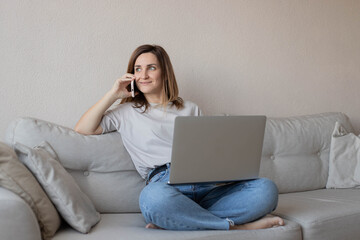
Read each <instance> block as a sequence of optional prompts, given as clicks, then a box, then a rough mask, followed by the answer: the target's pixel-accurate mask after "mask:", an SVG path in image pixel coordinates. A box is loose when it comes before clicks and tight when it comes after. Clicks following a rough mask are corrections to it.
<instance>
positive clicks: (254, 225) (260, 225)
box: [230, 216, 284, 230]
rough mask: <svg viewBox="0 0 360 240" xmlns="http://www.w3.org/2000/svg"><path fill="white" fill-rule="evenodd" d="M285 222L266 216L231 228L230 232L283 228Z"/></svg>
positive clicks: (278, 218)
mask: <svg viewBox="0 0 360 240" xmlns="http://www.w3.org/2000/svg"><path fill="white" fill-rule="evenodd" d="M283 225H284V220H283V219H282V218H280V217H276V216H265V217H263V218H261V219H259V220H256V221H254V222H250V223H246V224H243V225H235V226H231V227H230V230H255V229H265V228H272V227H278V226H283Z"/></svg>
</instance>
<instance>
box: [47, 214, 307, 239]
mask: <svg viewBox="0 0 360 240" xmlns="http://www.w3.org/2000/svg"><path fill="white" fill-rule="evenodd" d="M145 225H146V223H145V221H144V218H143V216H142V215H141V214H140V213H130V214H126V213H122V214H102V215H101V222H100V223H99V224H98V225H96V226H95V227H94V229H93V231H91V232H90V233H89V234H87V235H86V238H85V239H86V240H99V239H126V240H144V239H146V240H159V239H167V240H170V239H171V240H185V239H191V240H195V239H202V240H206V239H213V240H215V239H216V240H223V239H224V240H226V239H229V240H230V239H231V240H237V239H241V240H249V239H267V240H289V239H291V240H300V239H301V229H300V226H299V225H298V224H297V223H295V222H292V221H287V220H285V226H284V227H279V228H270V229H264V230H260V231H259V230H257V231H252V230H247V231H213V230H210V231H170V230H166V231H164V230H154V229H146V228H145ZM67 239H71V240H81V239H84V236H83V235H81V234H79V233H78V232H76V231H74V230H72V229H70V228H63V229H60V230H59V232H58V233H57V234H56V236H55V237H54V238H53V240H67Z"/></svg>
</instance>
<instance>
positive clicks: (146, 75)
mask: <svg viewBox="0 0 360 240" xmlns="http://www.w3.org/2000/svg"><path fill="white" fill-rule="evenodd" d="M140 78H142V79H147V78H148V74H147V71H146V70H143V71H141V73H140Z"/></svg>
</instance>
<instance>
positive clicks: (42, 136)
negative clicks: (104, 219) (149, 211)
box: [5, 118, 145, 213]
mask: <svg viewBox="0 0 360 240" xmlns="http://www.w3.org/2000/svg"><path fill="white" fill-rule="evenodd" d="M5 139H6V142H7V143H8V144H10V145H14V144H15V142H20V143H22V144H24V145H26V146H29V147H30V146H31V147H33V146H35V145H36V144H38V143H40V142H42V141H46V142H48V143H49V144H50V145H51V147H52V148H53V149H54V151H55V152H56V153H57V155H58V159H59V161H60V162H61V164H62V165H63V166H64V168H65V169H66V170H68V171H69V173H70V174H71V175H72V176H73V177H74V178H75V179H76V182H77V183H78V185H79V187H80V188H81V190H83V192H84V193H85V194H86V195H87V196H88V197H89V198H90V199H91V201H92V202H93V203H94V205H95V208H96V209H97V210H98V211H99V212H102V213H104V212H108V213H114V212H140V209H139V204H138V196H139V194H140V192H141V190H142V188H143V187H145V181H144V180H143V179H142V178H141V177H140V175H139V174H138V173H137V171H136V170H135V166H134V164H133V163H132V161H131V158H130V156H129V154H128V152H127V151H126V149H125V148H124V146H123V144H122V139H121V136H120V134H119V133H117V132H113V133H108V134H104V135H89V136H85V135H82V134H79V133H77V132H75V131H74V130H72V129H70V128H67V127H63V126H60V125H57V124H54V123H50V122H47V121H43V120H39V119H34V118H18V119H16V120H14V121H13V122H11V124H10V125H9V127H8V129H7V132H6V137H5ZM114 183H121V184H114Z"/></svg>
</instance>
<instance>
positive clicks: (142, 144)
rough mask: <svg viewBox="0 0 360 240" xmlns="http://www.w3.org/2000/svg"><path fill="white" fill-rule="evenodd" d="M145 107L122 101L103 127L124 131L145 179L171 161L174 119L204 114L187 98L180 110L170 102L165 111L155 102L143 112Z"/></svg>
mask: <svg viewBox="0 0 360 240" xmlns="http://www.w3.org/2000/svg"><path fill="white" fill-rule="evenodd" d="M144 109H145V107H142V108H134V107H133V103H124V104H120V105H119V106H118V107H116V108H114V109H112V110H108V111H107V112H106V113H105V115H104V116H103V118H102V120H101V122H100V126H101V127H102V129H103V134H104V133H106V132H111V131H118V132H119V133H120V134H121V137H122V140H123V143H124V146H125V148H126V149H127V151H128V152H129V154H130V156H131V159H132V161H133V162H134V165H135V167H136V169H137V171H138V172H139V174H140V175H141V177H143V178H144V179H145V178H146V177H147V174H148V172H149V171H150V170H151V169H153V168H155V167H157V166H161V165H164V164H166V163H169V162H170V161H171V149H172V141H173V134H174V122H175V118H176V117H177V116H201V115H202V113H201V110H200V109H199V107H198V106H197V105H196V104H195V103H193V102H190V101H184V108H183V109H180V110H178V109H177V108H176V107H175V106H171V103H169V105H168V107H167V109H166V111H165V110H164V109H163V108H162V107H160V106H157V104H153V103H152V104H151V106H150V107H149V108H148V110H147V111H146V112H145V113H142V112H143V111H144Z"/></svg>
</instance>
